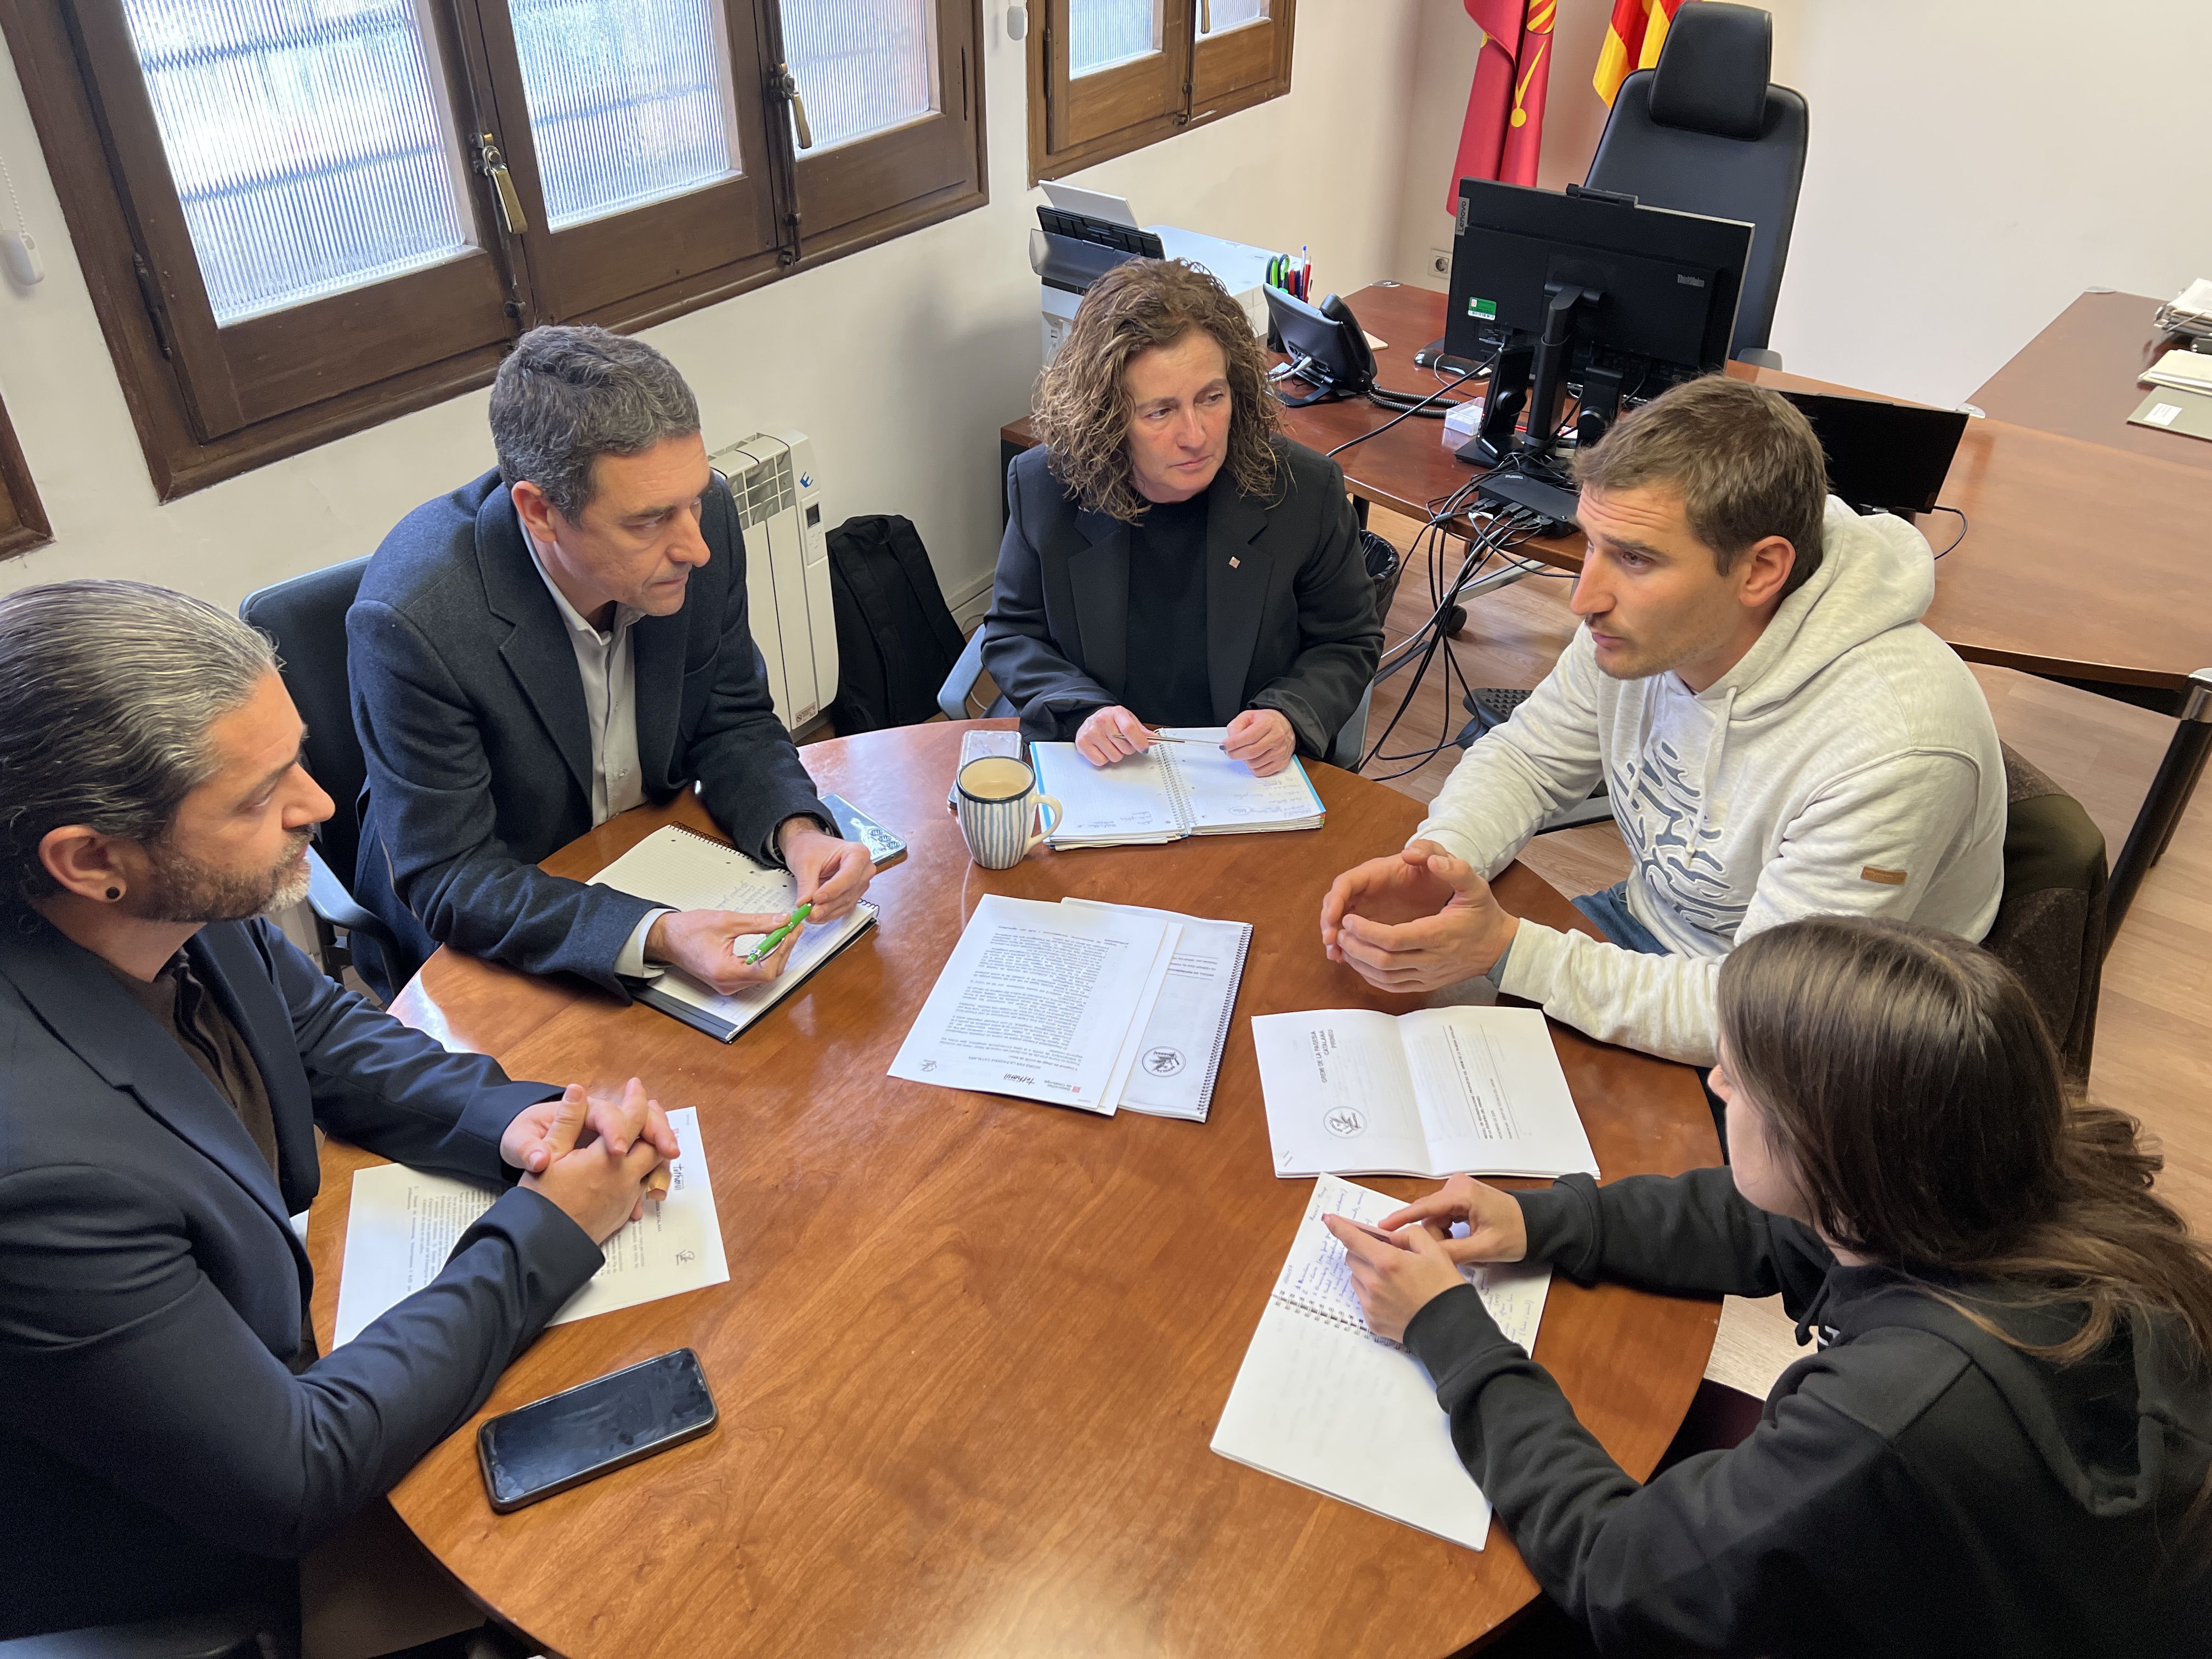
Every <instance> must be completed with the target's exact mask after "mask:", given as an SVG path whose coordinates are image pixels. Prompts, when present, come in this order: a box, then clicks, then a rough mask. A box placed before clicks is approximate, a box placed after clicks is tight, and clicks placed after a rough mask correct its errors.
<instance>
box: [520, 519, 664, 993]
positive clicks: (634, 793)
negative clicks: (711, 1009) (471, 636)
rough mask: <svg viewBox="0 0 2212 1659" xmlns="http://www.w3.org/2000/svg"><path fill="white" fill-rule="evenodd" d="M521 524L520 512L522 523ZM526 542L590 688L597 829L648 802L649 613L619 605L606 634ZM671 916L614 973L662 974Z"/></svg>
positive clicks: (628, 947)
mask: <svg viewBox="0 0 2212 1659" xmlns="http://www.w3.org/2000/svg"><path fill="white" fill-rule="evenodd" d="M520 518H521V515H520V513H517V514H516V520H517V522H518V523H520ZM522 539H523V543H524V544H525V545H526V546H527V547H528V548H529V549H530V560H531V562H532V564H534V565H536V566H537V567H538V579H539V580H541V581H543V582H544V584H545V591H546V592H549V593H550V594H551V595H552V596H553V604H554V606H555V608H556V610H558V611H560V613H561V622H562V626H563V627H564V628H566V629H568V643H569V645H570V646H571V647H573V648H574V651H575V653H576V675H577V678H579V679H580V680H581V681H582V682H583V686H584V724H585V726H586V727H587V728H588V729H589V730H590V732H591V734H592V828H594V829H597V828H598V827H599V825H600V824H602V823H605V822H606V821H607V820H608V819H609V818H611V817H614V815H615V814H616V813H617V812H627V811H629V809H630V808H631V807H633V806H638V805H642V804H643V803H644V800H645V778H644V771H643V768H642V767H641V765H640V764H639V762H638V757H637V671H636V668H635V666H634V665H633V653H632V651H631V647H630V630H631V629H632V628H634V627H635V625H636V623H637V619H638V618H639V617H642V616H643V615H644V614H645V612H643V611H640V610H637V609H635V607H633V606H630V605H616V606H615V615H614V625H613V627H612V628H611V629H609V630H608V631H606V632H605V633H601V632H600V631H599V629H596V628H594V627H592V624H591V623H589V622H587V621H586V620H585V618H584V616H583V614H582V612H580V611H578V610H577V609H576V607H575V606H574V605H571V604H569V603H568V595H567V594H566V593H563V592H562V591H561V586H560V584H559V583H557V582H556V581H555V580H553V578H552V576H551V575H550V574H549V573H548V572H547V570H546V568H545V561H544V559H543V558H541V557H540V556H538V541H537V538H535V537H533V536H532V534H531V533H530V526H527V525H523V526H522ZM668 914H670V913H669V911H668V910H666V909H665V908H663V909H659V910H653V911H650V912H648V913H647V915H646V916H645V919H644V920H643V921H640V922H639V923H638V925H637V930H636V932H635V933H632V934H631V935H630V936H629V942H628V943H627V944H625V945H623V948H622V954H621V955H619V956H617V957H616V958H615V972H617V974H623V975H628V976H629V978H631V979H649V978H658V977H659V973H660V969H658V968H653V967H648V966H647V963H646V960H645V936H646V935H647V933H651V932H652V931H653V923H654V922H656V921H659V920H660V918H661V917H663V916H665V915H668Z"/></svg>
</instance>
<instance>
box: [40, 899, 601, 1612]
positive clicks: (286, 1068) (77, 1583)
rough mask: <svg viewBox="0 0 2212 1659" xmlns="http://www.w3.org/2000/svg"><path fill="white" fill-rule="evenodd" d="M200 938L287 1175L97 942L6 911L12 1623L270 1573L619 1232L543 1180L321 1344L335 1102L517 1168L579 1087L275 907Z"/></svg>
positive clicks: (422, 1163) (170, 1596)
mask: <svg viewBox="0 0 2212 1659" xmlns="http://www.w3.org/2000/svg"><path fill="white" fill-rule="evenodd" d="M186 949H187V951H189V952H190V954H191V962H192V968H193V971H194V972H195V973H196V974H197V975H199V976H200V977H201V979H202V980H203V981H204V982H205V983H206V985H207V986H208V987H209V989H210V992H211V993H212V994H213V995H214V996H215V997H216V1000H218V1002H220V1003H221V1005H222V1007H223V1009H224V1011H225V1012H227V1013H228V1015H229V1017H230V1018H231V1020H232V1021H233V1023H234V1024H236V1026H237V1027H238V1030H239V1033H240V1036H242V1037H243V1038H244V1040H245V1042H246V1047H247V1048H248V1049H249V1050H250V1051H251V1052H252V1056H253V1059H254V1062H255V1064H256V1065H257V1066H258V1067H259V1068H260V1072H261V1076H262V1079H263V1080H264V1083H265V1084H266V1085H267V1087H268V1091H269V1103H270V1110H271V1113H272V1115H273V1116H274V1118H275V1121H276V1145H277V1162H278V1169H279V1173H278V1174H276V1175H271V1174H270V1170H269V1165H268V1164H266V1163H265V1162H264V1160H263V1158H262V1156H261V1154H260V1152H258V1151H257V1150H256V1148H255V1146H254V1145H253V1141H252V1137H251V1136H250V1135H248V1134H247V1133H246V1128H245V1127H244V1126H243V1125H242V1124H241V1123H240V1121H239V1120H238V1116H237V1115H236V1114H235V1113H234V1112H233V1111H232V1110H231V1109H230V1106H229V1105H228V1103H227V1102H225V1101H224V1099H223V1098H222V1096H221V1095H220V1094H218V1093H217V1092H216V1090H215V1087H214V1085H211V1084H210V1083H209V1082H208V1080H207V1079H206V1078H205V1077H204V1075H203V1074H202V1073H201V1072H200V1071H199V1069H198V1068H197V1066H194V1065H193V1064H192V1062H191V1060H190V1059H188V1058H187V1057H186V1055H185V1051H184V1049H183V1048H182V1047H181V1046H180V1045H179V1043H178V1042H177V1041H176V1039H175V1038H174V1037H173V1036H170V1035H169V1034H168V1033H167V1031H165V1030H162V1028H161V1026H160V1025H159V1024H157V1023H156V1022H155V1019H154V1018H153V1017H152V1016H151V1015H149V1014H148V1013H147V1012H145V1010H144V1009H143V1008H142V1007H141V1006H139V1005H138V1004H137V1002H136V1001H134V1000H132V999H131V997H130V995H129V994H127V993H126V992H125V990H124V988H123V987H121V986H119V985H118V984H117V983H116V982H115V981H114V979H113V977H112V975H110V974H109V973H108V972H107V971H106V969H105V968H103V967H102V966H101V965H100V962H99V960H98V959H97V958H96V957H93V956H92V955H91V954H90V953H88V951H83V950H82V949H80V948H79V947H78V946H77V945H74V944H71V943H70V941H69V940H68V939H64V937H63V936H62V935H61V934H60V933H57V932H56V931H55V930H54V929H52V927H47V926H46V924H45V923H44V922H33V923H30V924H27V926H25V927H14V926H11V925H8V924H4V923H0V1401H6V1410H5V1411H4V1413H0V1495H4V1496H0V1564H4V1565H0V1638H4V1637H10V1636H21V1635H27V1634H30V1633H33V1632H40V1631H50V1630H59V1629H66V1628H74V1627H76V1626H82V1625H93V1624H103V1623H107V1622H111V1621H118V1620H127V1619H136V1618H142V1617H151V1616H154V1615H157V1614H161V1613H171V1612H180V1611H190V1610H195V1609H197V1608H198V1607H205V1606H209V1605H211V1604H218V1603H221V1602H224V1601H230V1600H234V1599H238V1598H240V1597H242V1596H247V1595H267V1594H268V1593H269V1591H270V1589H271V1588H272V1581H281V1580H282V1579H283V1577H286V1576H288V1573H289V1570H285V1569H272V1568H271V1566H270V1560H271V1559H273V1558H278V1557H289V1556H296V1555H298V1554H300V1553H302V1552H303V1551H305V1550H306V1549H307V1548H309V1547H312V1546H313V1544H314V1543H316V1542H317V1541H319V1539H321V1538H322V1537H324V1536H325V1535H326V1534H329V1533H330V1532H331V1531H332V1530H333V1529H334V1528H336V1527H337V1525H338V1524H339V1523H340V1522H343V1520H344V1519H345V1518H346V1517H347V1516H349V1515H350V1514H351V1513H352V1512H353V1511H354V1510H356V1509H358V1508H359V1507H360V1506H361V1505H362V1504H365V1503H367V1502H368V1500H369V1499H371V1498H374V1497H376V1496H377V1495H378V1494H380V1493H381V1492H386V1491H388V1490H389V1489H390V1488H391V1487H392V1486H393V1485H394V1484H395V1483H396V1482H397V1481H398V1479H399V1477H400V1476H401V1475H403V1474H405V1473H406V1472H407V1471H408V1470H409V1469H410V1468H412V1467H413V1466H414V1464H415V1462H416V1460H418V1459H419V1458H420V1457H421V1456H422V1455H423V1453H425V1452H426V1451H428V1449H430V1448H431V1447H432V1446H434V1445H435V1444H436V1443H438V1442H439V1441H440V1440H441V1439H443V1438H444V1437H446V1436H447V1434H449V1433H451V1432H452V1431H453V1429H454V1428H455V1427H457V1426H458V1425H459V1424H461V1423H462V1422H463V1421H465V1419H467V1418H468V1416H469V1415H470V1413H472V1412H474V1411H475V1410H476V1408H477V1407H478V1406H479V1405H481V1404H482V1403H483V1400H484V1398H485V1396H486V1395H489V1393H490V1392H491V1388H492V1384H493V1383H495V1381H496V1380H497V1379H498V1376H499V1374H500V1372H501V1370H502V1369H504V1368H505V1366H506V1365H507V1361H508V1360H509V1359H510V1358H513V1355H514V1354H515V1353H516V1352H518V1351H519V1350H520V1348H521V1347H522V1346H524V1345H525V1344H526V1343H527V1342H528V1341H529V1340H531V1339H532V1337H533V1336H535V1335H536V1334H537V1333H538V1330H539V1328H541V1327H542V1326H543V1325H544V1322H546V1321H547V1320H548V1319H549V1318H550V1317H551V1316H553V1314H554V1313H556V1311H557V1310H559V1308H560V1306H561V1304H562V1302H563V1301H565V1300H566V1299H567V1298H568V1297H569V1296H570V1295H571V1294H572V1293H574V1291H575V1290H576V1289H577V1288H578V1287H579V1286H580V1285H582V1284H583V1283H584V1281H585V1280H586V1279H589V1278H590V1277H591V1276H592V1273H594V1272H596V1271H597V1270H598V1268H599V1261H600V1259H601V1258H600V1255H599V1249H598V1248H597V1247H596V1246H594V1245H593V1244H592V1241H591V1240H590V1239H589V1238H587V1237H586V1236H585V1234H584V1232H583V1231H582V1229H580V1228H579V1227H578V1226H577V1225H575V1224H574V1222H573V1221H571V1220H569V1219H568V1217H567V1216H565V1215H563V1214H562V1212H560V1211H559V1210H558V1209H556V1207H555V1206H553V1205H552V1204H551V1203H550V1202H549V1201H548V1200H545V1199H544V1198H542V1197H540V1196H539V1195H538V1194H536V1193H533V1192H528V1191H525V1190H523V1189H521V1188H513V1189H512V1190H509V1191H508V1192H507V1194H505V1195H504V1196H502V1197H501V1198H500V1199H499V1200H498V1201H497V1202H496V1203H495V1204H494V1205H493V1206H491V1208H490V1209H489V1211H487V1212H485V1214H484V1216H483V1219H481V1220H480V1221H478V1222H477V1225H475V1226H473V1227H471V1228H470V1229H469V1230H468V1231H467V1232H465V1233H464V1234H463V1235H462V1237H461V1238H460V1241H459V1243H457V1244H456V1245H455V1246H454V1249H453V1255H452V1256H451V1257H450V1258H449V1259H448V1260H447V1263H446V1266H445V1268H444V1270H443V1271H442V1272H441V1273H440V1274H439V1275H438V1277H437V1278H436V1279H435V1280H434V1281H432V1283H431V1284H430V1285H428V1286H426V1287H425V1288H424V1289H423V1290H422V1291H418V1292H417V1293H416V1295H414V1296H411V1297H408V1298H407V1299H406V1300H405V1301H404V1302H402V1303H401V1304H399V1305H398V1307H396V1308H394V1309H393V1310H392V1311H391V1312H390V1313H388V1314H386V1316H384V1317H383V1318H382V1319H380V1320H379V1321H378V1322H376V1323H374V1324H373V1325H371V1326H370V1327H369V1328H368V1329H367V1330H366V1331H364V1332H363V1333H362V1334H361V1335H360V1336H358V1337H356V1339H355V1340H353V1341H351V1342H349V1343H348V1344H347V1345H346V1346H344V1347H343V1348H340V1349H338V1350H337V1351H336V1352H333V1353H331V1354H327V1355H325V1356H324V1357H323V1358H320V1359H318V1360H316V1361H315V1362H314V1364H311V1365H307V1366H306V1367H305V1368H304V1369H301V1370H296V1371H295V1366H298V1365H299V1363H300V1360H301V1352H300V1331H301V1318H302V1316H304V1314H305V1313H306V1311H307V1293H308V1288H309V1285H310V1274H309V1272H308V1267H307V1253H306V1251H305V1250H304V1249H302V1248H301V1243H300V1241H299V1239H298V1237H296V1236H295V1234H294V1233H293V1231H292V1226H291V1223H290V1222H289V1219H288V1217H289V1216H291V1215H293V1214H295V1213H296V1212H299V1211H301V1210H304V1209H306V1208H307V1206H308V1204H309V1202H310V1201H311V1200H313V1197H314V1195H315V1190H316V1188H317V1186H318V1184H319V1179H320V1176H319V1170H318V1166H317V1164H316V1152H315V1126H316V1125H317V1124H318V1123H319V1124H321V1125H322V1126H323V1127H325V1128H326V1129H328V1130H329V1131H330V1132H331V1133H333V1134H337V1135H339V1136H342V1137H343V1138H344V1139H348V1140H351V1141H355V1142H357V1143H359V1144H361V1145H362V1146H368V1148H370V1149H371V1150H372V1151H374V1152H381V1153H383V1154H385V1155H386V1157H389V1158H396V1159H398V1160H399V1161H400V1162H403V1163H406V1164H414V1165H416V1166H418V1167H421V1168H423V1169H427V1170H438V1171H442V1172H444V1173H447V1174H450V1175H457V1176H466V1177H468V1178H470V1179H471V1180H475V1181H478V1182H484V1183H486V1184H489V1185H492V1186H498V1185H501V1184H503V1182H506V1181H508V1180H511V1179H513V1175H514V1172H513V1171H512V1170H506V1169H505V1168H503V1166H502V1164H501V1160H500V1154H499V1141H500V1137H501V1134H502V1133H504V1132H505V1130H506V1128H507V1123H508V1122H509V1121H510V1120H512V1119H513V1116H514V1115H515V1114H516V1113H517V1112H519V1111H520V1110H521V1109H523V1108H524V1107H525V1106H526V1105H528V1104H530V1103H532V1102H533V1101H538V1100H543V1099H544V1098H546V1097H548V1096H549V1095H550V1094H551V1093H553V1090H552V1089H551V1087H550V1085H545V1084H542V1083H511V1082H509V1081H508V1080H507V1076H506V1074H505V1073H503V1072H501V1070H500V1068H499V1067H498V1066H495V1064H493V1063H492V1062H491V1061H490V1060H486V1059H484V1058H483V1056H481V1055H478V1054H447V1052H446V1051H445V1050H444V1049H443V1048H440V1047H439V1046H438V1044H436V1043H435V1042H432V1041H431V1040H430V1039H429V1038H428V1037H426V1036H422V1035H421V1034H420V1033H419V1032H416V1031H411V1030H408V1029H407V1028H406V1027H404V1026H403V1025H401V1024H398V1022H397V1021H395V1020H393V1019H392V1018H389V1017H388V1016H386V1015H385V1014H383V1013H380V1012H378V1011H377V1010H376V1009H374V1008H373V1007H371V1006H368V1004H367V1003H366V1002H364V1001H363V1000H362V999H361V998H359V997H357V996H356V995H354V994H352V993H351V992H349V991H345V990H342V989H340V988H339V987H337V985H336V984H334V983H332V982H331V981H330V980H329V979H327V978H325V976H324V975H322V973H321V972H320V971H319V970H318V969H316V967H315V966H314V964H313V963H311V962H309V961H308V960H307V958H306V957H303V956H301V954H300V952H299V951H297V950H295V949H294V948H293V946H292V945H290V944H289V943H288V942H287V941H286V940H285V939H284V937H283V934H281V933H278V932H277V931H276V929H275V928H274V927H270V925H269V924H268V923H267V922H265V921H245V922H220V923H216V924H215V925H213V926H211V927H205V928H203V929H202V930H201V931H200V933H199V934H198V935H197V937H196V938H195V939H193V940H192V941H191V944H190V945H188V946H186Z"/></svg>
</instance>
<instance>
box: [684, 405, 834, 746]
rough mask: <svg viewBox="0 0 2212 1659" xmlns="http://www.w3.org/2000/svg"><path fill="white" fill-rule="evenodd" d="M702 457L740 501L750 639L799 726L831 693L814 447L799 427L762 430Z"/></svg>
mask: <svg viewBox="0 0 2212 1659" xmlns="http://www.w3.org/2000/svg"><path fill="white" fill-rule="evenodd" d="M708 459H709V460H710V461H711V462H712V464H713V465H714V466H715V467H716V468H717V469H718V470H720V471H721V473H722V474H723V475H724V476H725V477H727V478H728V479H729V481H730V494H731V495H732V497H734V498H735V500H736V501H737V504H738V523H739V524H740V525H742V526H744V532H745V599H746V603H747V605H749V606H750V611H751V620H752V629H753V643H754V644H756V645H757V646H758V647H760V651H761V655H762V656H763V658H765V659H767V662H768V684H769V692H770V694H771V695H772V696H774V697H775V712H776V714H777V717H778V718H779V719H781V720H782V721H783V723H784V725H785V726H787V727H789V728H790V729H791V730H792V731H793V732H796V731H797V730H798V729H799V727H800V726H804V725H805V724H806V722H807V721H809V720H812V719H813V718H814V717H815V716H816V715H817V714H820V713H821V712H822V711H823V709H824V708H828V707H829V702H830V700H831V699H832V698H833V697H835V696H836V695H837V627H836V622H835V621H834V620H833V619H832V617H831V615H830V611H829V537H828V535H827V533H826V532H827V526H825V525H824V524H823V521H822V492H821V481H820V479H819V478H818V477H817V475H816V473H815V471H814V445H813V443H812V442H811V441H810V440H809V439H808V438H807V436H806V435H805V433H803V432H762V433H756V434H755V435H753V436H751V437H750V438H745V439H743V440H741V441H738V442H737V443H733V444H732V445H730V446H729V447H727V448H726V449H720V450H717V451H716V452H715V453H714V454H713V455H711V456H709V457H708Z"/></svg>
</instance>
